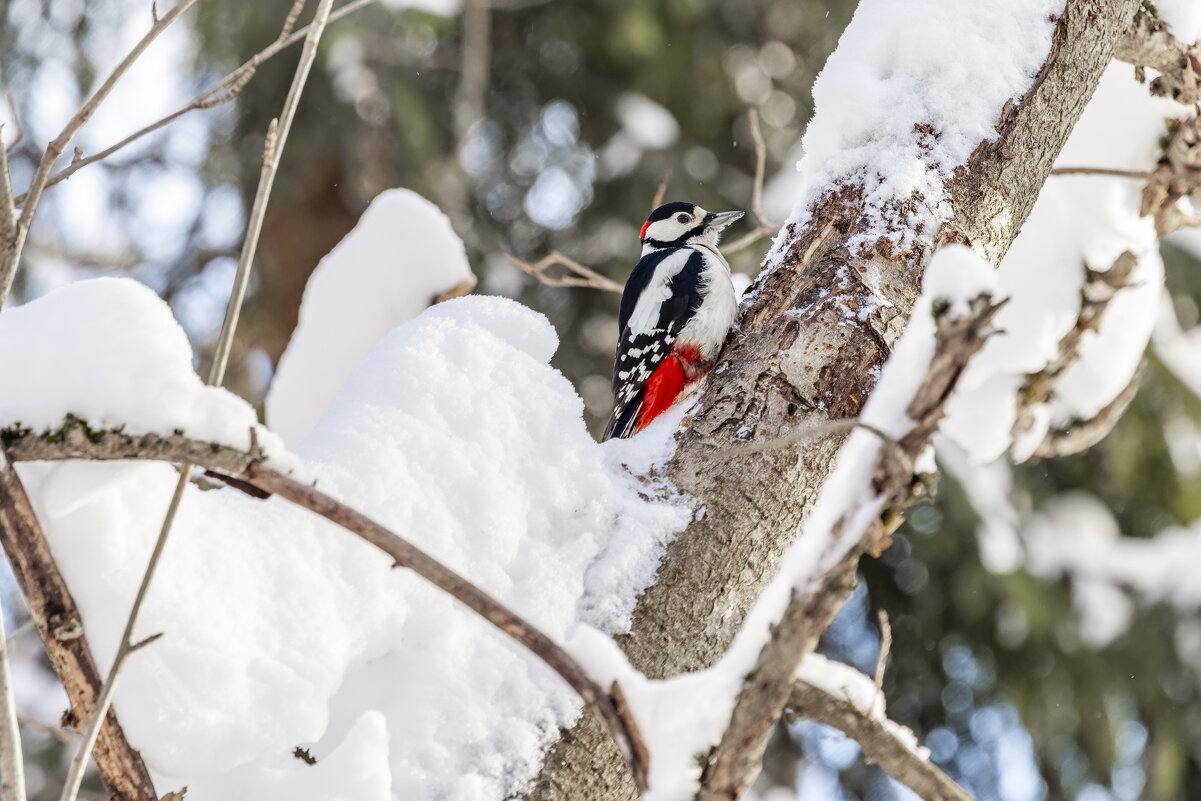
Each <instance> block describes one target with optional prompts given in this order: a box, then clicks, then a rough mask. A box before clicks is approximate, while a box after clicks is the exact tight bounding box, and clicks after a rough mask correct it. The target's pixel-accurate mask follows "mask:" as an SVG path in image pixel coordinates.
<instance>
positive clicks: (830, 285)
mask: <svg viewBox="0 0 1201 801" xmlns="http://www.w3.org/2000/svg"><path fill="white" fill-rule="evenodd" d="M1137 6H1138V2H1137V0H1067V2H1066V4H1065V8H1064V12H1063V13H1062V14H1061V15H1060V16H1059V18H1058V19H1057V20H1056V22H1055V25H1054V30H1053V32H1052V37H1051V45H1050V48H1049V50H1048V53H1047V56H1046V59H1045V61H1044V63H1043V65H1042V67H1041V68H1040V69H1039V70H1038V72H1037V74H1036V76H1035V80H1034V82H1033V84H1032V85H1031V86H1030V88H1029V89H1028V90H1027V91H1026V93H1025V94H1024V95H1023V96H1022V97H1021V98H1017V99H1015V100H1014V101H1012V102H1009V103H1005V104H1003V105H1002V107H1000V108H997V109H996V119H997V122H996V123H995V129H996V132H997V135H996V136H995V137H990V138H989V139H987V140H983V141H981V142H980V143H979V145H978V147H977V148H976V150H975V151H974V152H973V153H972V154H971V156H970V157H969V158H968V159H967V161H966V162H964V163H963V164H961V165H959V166H958V167H955V168H954V170H953V174H952V175H951V176H950V177H948V178H947V179H946V180H945V182H944V190H945V193H946V200H945V202H944V203H943V204H941V206H940V207H939V208H937V209H935V210H933V214H934V218H933V220H930V221H925V220H921V215H918V219H919V221H921V227H918V226H917V224H915V223H913V222H909V221H908V218H907V217H905V216H904V215H903V214H902V215H898V217H896V218H889V220H885V221H884V222H883V223H880V222H878V221H876V218H874V217H873V218H870V219H867V220H866V224H868V225H873V223H874V225H873V227H875V226H876V225H880V226H883V225H887V226H888V228H887V231H888V233H889V234H890V236H887V237H885V236H881V237H880V239H879V240H877V241H875V242H870V243H867V244H865V245H864V247H862V248H860V247H858V246H854V249H852V244H851V240H852V238H853V237H855V236H856V235H860V238H862V237H861V234H860V232H862V231H863V230H864V228H863V226H864V225H865V217H866V215H867V214H868V209H867V204H866V198H865V197H864V195H863V193H862V191H860V190H858V189H857V187H856V185H855V183H854V181H853V180H850V181H848V182H846V183H843V184H840V185H836V186H829V187H827V188H826V191H825V193H824V195H823V196H822V197H821V198H820V199H818V200H816V202H814V203H813V204H811V205H810V206H809V207H808V213H807V217H806V224H805V226H804V227H800V226H798V225H788V226H786V227H785V229H784V230H783V231H782V232H781V235H780V237H779V238H778V239H777V242H778V249H777V251H776V253H775V256H776V257H778V258H775V259H773V264H772V269H770V270H768V271H766V273H765V274H764V275H763V276H761V278H760V280H759V281H758V282H757V284H756V285H755V286H754V287H753V288H752V290H751V292H750V297H751V298H752V301H751V303H750V305H749V307H748V309H747V312H746V314H745V315H744V316H743V319H742V321H741V323H740V326H739V333H738V334H737V335H735V336H732V337H731V338H730V339H729V340H728V341H727V345H726V350H725V352H724V353H723V355H722V357H721V358H719V360H718V363H717V365H716V367H715V368H714V371H713V373H712V374H711V377H710V378H709V379H708V380H707V382H706V383H705V384H704V387H703V390H702V392H701V395H700V398H699V399H698V401H697V403H696V405H695V407H694V410H693V411H692V413H691V415H690V416H689V417H688V418H685V422H684V424H683V426H682V428H681V430H680V431H679V432H678V433H677V436H676V451H675V455H674V457H673V458H672V460H671V462H670V463H669V464H668V465H667V466H666V468H665V469H664V470H663V471H662V474H661V475H660V476H659V478H661V479H663V480H666V481H669V482H670V483H671V484H672V485H673V486H674V487H675V488H676V489H677V490H678V491H680V492H681V493H683V494H684V495H686V496H688V497H690V498H692V499H694V503H695V505H696V507H697V508H698V509H702V508H703V509H704V514H703V515H697V519H695V520H694V521H692V522H691V523H689V525H688V527H687V528H686V529H685V530H684V531H683V532H681V533H680V534H679V535H678V536H677V537H676V538H675V540H674V541H672V542H671V544H670V545H668V547H667V551H666V554H665V555H664V558H663V560H662V562H661V565H660V569H659V572H658V577H657V580H656V583H655V584H653V585H651V586H650V587H648V588H647V589H646V590H645V591H644V592H643V594H642V595H641V596H640V598H639V600H638V604H637V606H636V608H635V611H634V615H633V621H632V626H631V631H630V633H629V634H628V635H624V636H622V637H620V638H618V639H619V642H620V643H621V645H622V647H623V649H624V650H625V652H626V654H627V656H628V657H629V659H630V661H631V663H632V664H633V666H634V667H635V668H636V669H638V670H640V671H642V672H643V673H644V674H645V675H647V676H649V677H651V678H661V677H666V676H671V675H676V674H679V673H684V672H691V671H696V670H701V669H704V668H706V667H708V666H710V665H711V664H713V662H714V661H715V660H716V659H717V658H718V656H719V655H720V654H721V653H723V652H725V651H726V649H727V648H728V647H729V644H730V643H731V641H732V640H733V638H734V635H735V634H736V632H737V631H738V630H739V629H740V628H741V626H742V624H743V621H744V619H745V616H746V613H747V610H748V609H749V608H750V607H751V606H752V604H753V603H754V602H755V600H756V599H757V598H758V597H759V596H760V594H761V592H762V590H763V588H764V587H765V586H766V585H767V583H768V582H769V581H770V580H771V579H772V578H773V577H774V576H775V574H776V572H777V568H778V565H779V560H780V558H781V554H782V553H783V552H784V551H785V549H786V548H787V547H788V546H789V545H790V544H791V542H792V540H793V539H794V537H795V536H796V535H797V532H798V531H800V530H801V527H802V523H803V521H804V520H805V517H806V514H807V512H808V511H809V509H810V508H811V506H812V503H813V502H814V500H815V499H816V497H817V490H818V488H819V487H821V486H822V484H823V483H824V481H825V478H826V476H827V475H828V474H829V471H830V470H831V469H832V466H833V464H834V460H835V458H836V455H837V453H838V449H839V445H840V443H841V441H842V439H843V438H842V437H829V438H826V439H823V440H820V441H817V442H815V443H813V444H812V445H810V446H808V447H806V448H805V449H803V450H802V451H800V452H799V453H798V452H796V451H792V450H772V451H767V452H765V453H760V454H754V455H750V456H746V457H744V458H739V459H738V461H737V463H736V464H733V465H732V464H730V460H727V459H720V460H718V459H713V458H712V455H713V454H714V453H715V452H717V450H718V449H720V448H722V447H724V446H726V445H729V444H731V442H732V440H734V439H736V438H737V437H736V435H739V432H749V433H748V435H747V438H748V439H749V440H750V441H752V442H754V441H756V440H767V441H771V440H775V439H779V438H782V437H787V436H789V435H791V434H793V433H795V432H799V431H804V430H806V429H810V428H814V427H816V426H818V425H821V424H823V423H825V422H828V421H830V420H838V419H846V418H853V417H856V416H858V414H859V410H860V408H861V407H862V404H863V402H864V401H865V399H866V398H867V397H868V395H869V394H870V392H871V391H872V390H873V388H874V386H875V380H874V375H875V374H876V368H878V367H879V366H880V365H882V364H883V363H884V361H885V360H886V359H887V357H888V355H889V352H890V350H891V347H892V343H893V342H894V341H895V340H896V338H897V337H898V336H899V335H900V333H901V332H902V331H903V330H904V328H905V326H906V324H907V322H908V317H909V314H910V312H911V309H912V304H913V303H914V301H915V299H916V298H917V297H918V294H919V291H920V278H921V275H922V272H923V269H924V267H925V264H926V260H927V258H928V257H929V254H930V253H932V252H933V251H934V249H935V248H936V247H937V246H938V245H939V244H942V243H946V242H962V243H970V245H971V247H972V249H973V250H974V251H976V253H978V254H980V255H982V256H983V257H984V258H986V259H987V260H988V261H989V262H991V263H994V264H995V263H998V262H999V261H1000V259H1001V258H1002V257H1003V256H1004V254H1005V251H1006V250H1007V249H1008V247H1009V244H1010V242H1011V241H1012V240H1013V237H1014V236H1015V235H1016V233H1017V231H1018V229H1019V228H1020V227H1021V224H1022V223H1023V222H1024V221H1025V219H1026V216H1027V215H1028V214H1029V212H1030V209H1031V207H1032V206H1033V203H1034V199H1035V197H1036V196H1037V194H1038V190H1039V189H1040V187H1041V186H1042V184H1043V183H1044V182H1045V180H1046V178H1047V175H1048V174H1049V172H1050V170H1051V167H1052V166H1053V163H1054V161H1055V158H1056V157H1057V156H1058V154H1059V151H1060V150H1061V148H1062V147H1063V143H1064V142H1065V141H1066V139H1067V137H1068V135H1069V134H1070V132H1071V130H1072V128H1073V127H1074V126H1075V124H1076V121H1077V120H1078V119H1079V116H1080V114H1081V112H1082V111H1083V109H1084V106H1085V103H1086V101H1087V99H1088V98H1089V97H1090V96H1091V94H1092V92H1093V90H1094V89H1095V87H1096V85H1097V82H1098V81H1099V80H1100V77H1101V74H1102V72H1103V71H1104V70H1105V68H1106V67H1107V65H1108V64H1109V62H1110V61H1111V59H1112V56H1113V51H1114V47H1115V45H1116V42H1117V40H1118V39H1119V38H1120V37H1121V36H1122V35H1124V34H1125V32H1126V31H1127V29H1128V28H1129V26H1130V21H1131V20H1132V19H1133V18H1134V13H1135V9H1136V8H1137ZM819 113H820V112H819ZM924 122H925V121H924V120H921V119H915V120H913V124H914V125H918V124H923V123H924ZM913 148H914V153H915V154H917V155H918V156H919V157H920V156H921V153H922V152H924V151H921V150H920V137H915V141H914V143H913ZM947 168H948V169H951V166H950V165H948V167H947ZM889 202H890V203H892V202H895V204H896V206H895V207H896V208H900V209H905V208H911V207H920V204H919V203H918V201H917V200H915V199H914V198H912V197H896V198H894V199H892V200H890V201H889ZM877 204H878V199H877ZM872 208H879V206H878V205H876V206H873V207H872ZM896 243H902V244H900V245H898V244H896ZM869 277H870V279H871V280H870V281H869V280H868V278H869ZM856 278H861V279H862V280H855V279H856ZM848 279H849V280H848ZM869 284H870V286H869ZM933 389H934V387H931V390H933ZM934 400H936V399H934ZM926 435H927V433H926V432H920V431H919V433H917V434H916V435H915V436H919V437H921V436H926ZM897 517H898V518H899V515H898V516H897ZM892 522H894V521H890V522H889V523H888V524H884V527H883V529H882V531H881V532H880V533H886V531H887V527H888V525H891V523H892ZM857 557H858V552H855V553H851V554H848V555H846V556H845V558H844V559H843V562H844V563H845V564H844V565H843V566H842V569H843V570H849V569H850V568H849V567H847V566H848V565H849V566H853V565H854V564H855V561H856V559H857ZM844 575H845V574H844ZM840 600H841V599H839V598H837V597H835V598H833V599H832V602H833V604H834V606H835V607H837V605H838V604H839V603H840ZM824 617H825V615H823V614H813V615H811V616H809V617H808V618H807V619H806V618H802V619H804V620H805V621H806V622H804V623H802V624H801V625H800V630H799V632H798V637H799V638H800V639H801V640H802V644H803V643H804V642H811V641H813V640H815V639H816V636H817V635H818V634H820V629H821V624H822V621H823V619H824ZM774 702H775V701H774V700H773V703H774ZM589 725H590V722H589V721H587V720H583V721H581V723H580V724H578V725H577V726H576V728H575V730H573V731H572V732H571V733H570V734H569V735H568V736H566V737H564V738H563V740H561V741H560V743H558V744H556V745H555V746H554V747H552V749H551V750H550V751H549V752H548V754H547V757H546V761H545V764H544V767H543V771H542V774H541V775H540V777H539V778H538V780H537V782H536V785H535V789H534V790H533V792H532V793H531V794H530V797H531V798H536V799H540V801H545V800H547V799H555V800H556V801H558V800H559V799H574V798H590V799H596V800H597V801H610V800H611V799H628V798H632V797H633V793H632V789H631V786H630V784H628V783H625V784H622V783H621V782H620V781H619V780H615V779H613V776H614V773H613V770H612V766H613V765H614V764H615V763H616V761H617V760H616V755H614V754H612V753H611V752H610V753H602V752H601V749H602V748H603V742H602V741H598V740H597V739H596V738H595V737H593V736H591V735H589V734H588V733H587V732H586V731H584V729H586V728H587V727H588V726H589ZM583 745H588V746H591V748H585V747H582V746H583ZM730 750H731V751H733V750H734V749H730ZM736 772H737V771H734V770H730V771H729V772H728V775H730V776H734V775H735V773H736ZM598 776H603V777H604V779H603V780H600V781H598V780H597V779H596V778H595V777H598ZM602 781H603V783H602ZM733 783H734V782H731V784H733Z"/></svg>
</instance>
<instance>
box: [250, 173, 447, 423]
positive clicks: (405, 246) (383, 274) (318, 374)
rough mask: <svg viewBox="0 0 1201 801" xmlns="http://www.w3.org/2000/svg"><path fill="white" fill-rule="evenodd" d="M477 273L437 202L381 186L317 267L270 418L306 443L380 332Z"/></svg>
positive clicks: (273, 392)
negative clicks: (350, 229) (367, 292)
mask: <svg viewBox="0 0 1201 801" xmlns="http://www.w3.org/2000/svg"><path fill="white" fill-rule="evenodd" d="M470 275H471V267H470V265H469V264H468V263H467V253H466V251H465V250H464V248H463V243H462V241H461V240H460V239H459V237H458V236H457V235H456V234H455V232H454V229H453V228H451V225H450V220H449V219H448V218H447V217H446V215H445V214H443V213H442V212H441V210H439V209H438V207H437V206H435V205H434V204H432V203H430V202H429V201H428V200H426V199H425V198H423V197H421V196H420V195H418V194H417V193H416V192H412V191H410V190H408V189H390V190H388V191H386V192H383V193H381V194H380V195H378V196H377V197H376V198H375V200H373V201H372V202H371V205H370V206H368V207H367V210H366V211H365V212H363V216H362V217H361V218H360V219H359V222H358V223H357V224H356V225H355V227H354V229H353V230H352V231H351V232H350V233H349V234H347V235H346V237H345V238H344V239H343V240H342V241H341V242H340V243H338V246H337V247H335V248H334V249H333V250H332V251H330V253H329V254H328V255H327V256H326V257H325V258H323V259H322V260H321V263H320V264H318V265H317V269H315V270H314V271H313V274H312V275H311V276H310V277H309V282H308V285H307V286H306V287H305V291H304V299H303V301H302V302H301V306H300V320H299V322H298V323H297V326H296V331H295V332H294V333H293V334H292V339H291V341H290V342H289V343H288V348H287V350H286V351H284V354H283V356H282V357H281V358H280V360H279V368H278V370H277V371H276V374H275V378H274V380H273V381H272V383H271V388H270V390H269V392H268V393H267V399H266V420H267V425H268V426H269V427H270V428H271V429H272V430H273V431H276V432H277V433H279V435H280V436H282V437H283V438H284V440H285V441H286V442H287V443H288V444H289V445H296V444H298V443H300V442H301V441H302V440H303V439H304V438H305V437H306V436H308V434H309V432H310V431H312V430H313V427H314V426H315V425H316V424H317V421H318V420H320V419H321V417H322V415H324V414H325V412H326V410H327V409H329V406H330V404H331V403H332V402H333V399H334V396H335V395H336V394H337V392H338V390H339V388H340V387H341V386H342V385H343V384H344V383H345V382H346V379H347V377H348V376H350V374H351V372H352V371H353V370H354V369H355V367H357V366H358V364H359V362H361V361H362V360H363V357H364V356H366V355H367V353H368V351H370V350H371V348H372V346H373V345H375V343H376V342H378V341H379V340H380V339H381V338H383V336H384V335H385V334H387V333H388V332H389V331H390V330H392V329H393V328H394V327H395V326H397V325H400V324H401V323H403V322H405V321H407V320H411V319H413V318H414V317H416V316H417V315H418V314H420V313H421V312H422V310H423V309H425V308H426V307H427V306H429V304H430V303H431V302H432V301H433V299H434V298H435V297H437V296H438V295H440V294H442V293H443V292H445V291H446V290H448V289H450V288H451V287H453V286H455V285H456V284H458V283H459V282H461V281H463V280H465V279H467V278H468V277H469V276H470ZM365 288H369V290H367V291H369V292H370V293H371V297H370V298H367V297H364V292H365Z"/></svg>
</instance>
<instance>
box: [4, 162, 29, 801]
mask: <svg viewBox="0 0 1201 801" xmlns="http://www.w3.org/2000/svg"><path fill="white" fill-rule="evenodd" d="M3 149H4V148H2V147H0V150H3ZM0 459H3V460H4V465H5V467H7V466H8V460H7V459H6V458H5V457H4V456H3V455H2V454H0ZM0 801H25V761H24V758H23V757H22V755H21V728H20V725H19V724H18V722H17V702H16V698H15V696H14V695H13V681H12V670H11V669H10V667H9V659H8V638H7V637H6V636H5V634H4V605H3V604H0Z"/></svg>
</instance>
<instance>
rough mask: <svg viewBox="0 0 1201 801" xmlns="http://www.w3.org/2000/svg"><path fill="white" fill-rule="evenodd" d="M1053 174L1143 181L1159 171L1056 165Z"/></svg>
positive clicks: (1151, 178)
mask: <svg viewBox="0 0 1201 801" xmlns="http://www.w3.org/2000/svg"><path fill="white" fill-rule="evenodd" d="M1051 175H1107V176H1110V177H1112V178H1135V179H1138V180H1141V181H1151V180H1154V179H1155V177H1156V175H1157V173H1155V172H1148V171H1147V170H1118V169H1113V168H1110V167H1056V168H1055V169H1053V170H1051Z"/></svg>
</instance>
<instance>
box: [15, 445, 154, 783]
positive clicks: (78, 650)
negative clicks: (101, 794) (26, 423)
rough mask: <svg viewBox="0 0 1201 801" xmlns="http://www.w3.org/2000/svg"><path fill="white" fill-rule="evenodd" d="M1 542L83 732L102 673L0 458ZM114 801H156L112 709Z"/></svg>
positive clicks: (109, 759)
mask: <svg viewBox="0 0 1201 801" xmlns="http://www.w3.org/2000/svg"><path fill="white" fill-rule="evenodd" d="M0 543H2V544H3V546H4V552H5V554H6V555H7V556H8V561H9V564H11V565H12V569H13V575H14V576H16V579H17V585H18V586H19V587H20V588H21V593H22V594H23V595H24V596H25V601H26V603H27V604H28V605H29V612H30V614H31V615H32V616H33V622H34V625H35V626H37V630H38V634H40V635H41V637H42V642H43V643H45V645H46V653H47V654H49V656H50V661H51V662H52V663H53V664H54V672H55V673H57V674H58V676H59V678H60V679H61V680H62V682H63V687H64V689H65V690H66V691H67V698H68V699H70V701H71V709H70V711H68V712H67V713H66V714H65V715H64V716H63V725H64V726H66V727H69V728H74V729H77V730H80V729H82V728H83V727H84V725H86V723H87V720H88V717H89V716H90V715H91V713H92V710H93V709H95V708H96V695H97V693H98V692H99V690H100V672H99V671H98V670H97V669H96V660H95V659H93V658H92V651H91V648H90V647H89V646H88V640H87V637H85V636H84V633H83V620H82V619H81V618H80V615H79V608H78V607H77V606H76V605H75V600H74V599H73V598H72V597H71V592H70V590H68V589H67V584H66V582H65V581H63V577H62V574H60V573H59V572H58V566H57V565H56V564H55V562H54V557H53V555H52V554H51V553H50V546H49V544H48V543H47V542H46V538H45V537H44V536H43V535H42V529H41V527H40V526H39V525H38V522H37V518H36V517H35V516H34V512H33V508H32V506H30V503H29V498H28V497H27V496H26V495H25V490H24V488H23V487H22V486H21V483H20V480H19V479H18V478H17V474H16V471H15V470H14V469H13V467H12V465H10V464H9V462H8V460H7V459H5V457H4V455H3V454H2V453H0ZM93 755H94V757H95V760H96V765H97V766H98V768H99V770H100V778H101V779H102V780H103V781H104V786H105V787H107V788H108V791H109V798H110V799H112V801H155V799H157V798H158V796H157V795H156V794H155V792H154V784H153V782H151V780H150V774H149V772H148V771H147V770H146V765H145V763H143V762H142V756H141V754H139V753H138V752H137V751H135V750H133V748H132V747H131V746H130V745H129V743H128V742H127V741H126V739H125V734H124V732H122V731H121V725H120V724H119V723H118V722H117V716H116V715H115V714H114V713H113V712H112V711H111V710H110V711H109V713H108V716H107V719H106V721H105V724H104V727H103V728H102V729H101V730H100V737H99V739H98V740H97V741H96V748H95V751H94V754H93Z"/></svg>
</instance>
